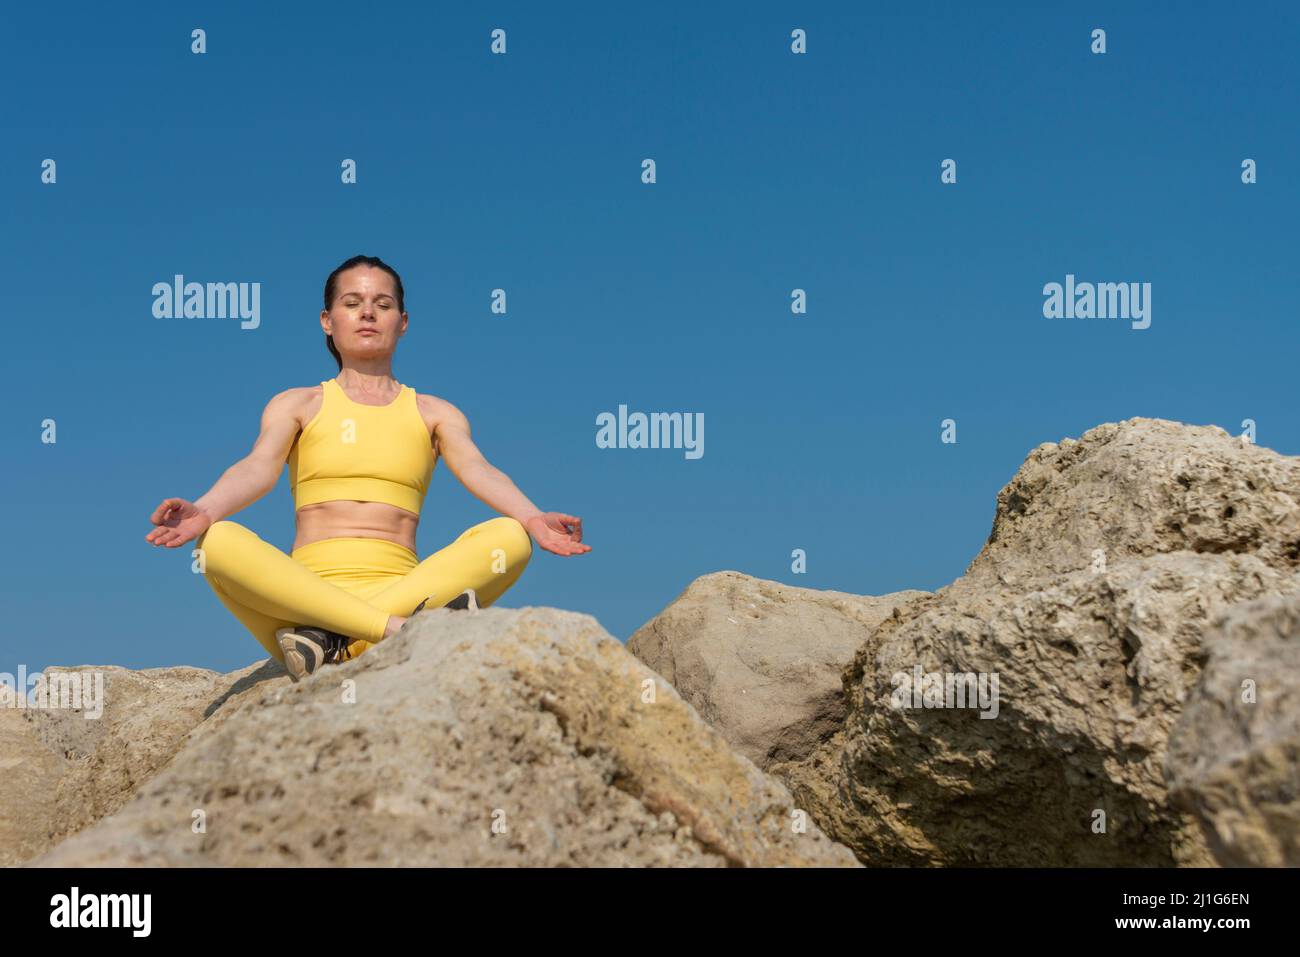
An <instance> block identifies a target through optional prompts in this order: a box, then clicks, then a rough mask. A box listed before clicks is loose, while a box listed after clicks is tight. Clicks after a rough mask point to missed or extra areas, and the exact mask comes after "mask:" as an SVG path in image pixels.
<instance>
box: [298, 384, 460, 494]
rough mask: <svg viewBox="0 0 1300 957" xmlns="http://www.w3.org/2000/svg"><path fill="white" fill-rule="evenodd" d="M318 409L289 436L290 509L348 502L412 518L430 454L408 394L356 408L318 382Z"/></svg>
mask: <svg viewBox="0 0 1300 957" xmlns="http://www.w3.org/2000/svg"><path fill="white" fill-rule="evenodd" d="M321 386H323V387H324V390H325V395H324V399H323V400H322V402H321V407H320V411H319V412H317V413H316V415H315V416H314V417H313V418H312V420H311V421H310V422H308V423H307V425H306V426H304V427H303V430H302V432H300V433H299V434H298V437H297V438H296V439H294V443H293V448H292V449H291V450H290V452H289V485H290V487H291V488H292V489H293V507H294V510H295V511H296V510H298V509H300V508H302V507H303V506H304V505H314V504H316V503H317V502H330V501H334V500H336V499H348V500H351V501H357V502H384V503H386V504H388V505H396V506H397V507H398V508H404V509H406V510H407V511H408V512H414V513H416V514H417V515H418V514H419V513H420V509H421V507H422V506H423V505H424V495H425V493H426V492H427V491H428V490H429V479H430V478H431V477H432V475H433V467H434V465H435V464H436V459H437V456H436V455H435V454H434V451H433V443H432V441H431V439H430V436H429V429H428V426H426V425H425V424H424V417H423V416H421V415H420V409H419V406H418V405H416V401H415V390H414V389H412V388H410V387H409V386H402V391H401V393H400V394H399V395H398V396H397V398H396V399H394V400H393V401H392V402H390V403H389V404H388V405H362V404H361V403H360V402H354V401H353V400H352V399H349V398H348V395H347V393H346V392H344V391H343V387H342V386H341V385H339V384H338V381H337V380H335V379H326V380H325V381H324V382H322V383H321Z"/></svg>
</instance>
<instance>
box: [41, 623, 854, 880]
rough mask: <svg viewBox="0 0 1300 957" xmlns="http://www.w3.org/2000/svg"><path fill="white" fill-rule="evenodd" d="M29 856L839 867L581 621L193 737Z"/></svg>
mask: <svg viewBox="0 0 1300 957" xmlns="http://www.w3.org/2000/svg"><path fill="white" fill-rule="evenodd" d="M34 863H35V864H36V865H38V866H69V865H73V866H78V865H113V866H123V865H125V866H132V865H150V866H154V865H165V866H174V865H201V866H261V865H322V866H339V865H374V864H384V865H487V866H493V865H537V866H550V865H593V866H619V865H691V866H747V865H750V866H782V865H818V866H826V865H832V866H856V864H857V862H856V861H855V860H854V858H853V855H852V853H851V852H850V851H849V850H848V849H846V848H844V847H841V846H839V845H837V844H835V843H833V842H831V841H829V840H827V839H826V838H825V836H824V835H823V834H822V833H821V832H820V831H819V830H818V828H817V827H816V826H815V824H812V823H811V822H810V821H809V820H808V819H807V816H806V815H805V814H804V813H803V812H802V811H801V810H800V809H798V808H796V807H795V805H794V804H793V802H792V801H791V798H790V794H789V792H788V791H787V790H786V789H785V787H784V786H782V785H781V784H780V783H779V782H777V781H776V780H774V779H772V778H770V777H768V776H767V775H765V774H764V773H763V772H761V771H760V770H758V769H757V768H756V767H755V766H754V765H753V764H752V763H751V762H750V761H748V760H747V759H745V758H744V757H742V756H740V755H738V754H736V753H735V752H734V751H733V750H732V749H731V748H730V747H729V746H728V745H727V743H726V741H725V740H724V739H723V738H722V737H721V735H719V734H718V733H717V732H716V731H713V730H712V729H711V728H709V727H708V726H707V725H706V724H705V723H704V722H703V721H702V720H701V719H700V717H699V716H698V715H697V714H696V713H695V711H694V709H692V708H691V707H690V705H688V704H687V703H686V702H684V701H683V700H682V699H681V697H680V696H679V695H678V694H677V693H676V692H675V691H674V690H673V688H672V687H671V686H670V685H668V684H666V683H665V682H663V681H662V680H661V679H659V678H658V677H657V676H656V675H655V674H654V673H653V672H652V671H650V670H649V669H648V668H646V667H645V666H644V665H642V664H641V663H640V662H638V661H637V660H636V659H635V658H633V657H632V656H631V655H630V654H628V653H627V651H626V650H625V649H624V647H623V646H622V644H621V643H619V642H618V641H617V640H616V639H614V638H612V637H611V636H610V635H609V634H608V633H606V632H605V631H604V630H603V629H602V628H601V627H600V625H599V624H598V623H597V622H596V620H595V619H594V618H591V617H590V616H588V615H581V614H576V613H572V612H564V611H558V610H555V609H549V608H524V609H517V610H515V609H505V608H495V607H493V608H486V609H483V610H481V611H479V612H477V613H466V612H452V611H448V610H446V609H435V610H432V611H428V612H423V613H421V614H420V615H418V616H416V617H415V618H414V619H412V620H411V622H410V623H409V624H408V625H407V626H406V627H405V628H404V629H403V630H402V632H400V633H399V634H397V635H395V636H393V637H392V638H390V639H388V640H387V641H384V642H382V643H381V644H379V645H377V646H375V647H374V648H372V649H371V650H369V651H367V652H366V654H364V655H362V656H360V657H359V658H357V659H355V660H354V661H350V662H346V663H344V664H342V665H339V666H328V667H326V668H325V669H324V670H322V671H320V672H318V673H317V674H315V675H313V676H311V677H310V678H308V679H306V680H304V681H303V682H301V683H299V684H296V685H293V684H283V683H281V684H280V685H279V686H277V687H275V688H273V689H269V690H267V691H265V692H264V693H263V694H261V695H260V697H258V698H256V699H255V700H249V701H247V702H245V703H244V705H243V706H242V707H240V708H238V709H237V710H236V711H234V713H232V714H230V716H229V717H228V718H227V719H226V720H225V721H224V722H223V723H221V724H219V725H216V724H210V723H207V722H205V723H204V724H202V725H200V726H199V727H198V728H196V729H194V731H193V732H192V733H191V735H190V736H189V738H188V739H187V741H186V743H185V746H184V747H183V748H182V749H181V750H180V751H179V752H178V753H176V754H175V756H174V757H173V758H172V759H171V761H170V762H169V763H168V764H167V766H166V767H165V768H163V769H162V770H161V771H159V772H158V773H157V774H156V775H154V776H153V777H151V778H150V779H149V780H148V781H147V782H145V783H144V784H143V785H142V786H141V787H140V788H139V790H138V791H137V792H136V795H135V797H134V798H133V799H132V800H131V801H129V802H128V803H127V804H126V805H125V806H123V807H122V808H121V809H120V810H118V811H117V812H116V813H114V814H112V815H111V816H109V817H107V818H105V819H103V820H102V821H100V822H99V823H98V824H96V825H95V826H93V827H90V828H88V829H86V830H83V831H81V832H79V833H77V834H75V835H73V836H72V837H70V838H68V839H67V840H66V841H64V842H63V843H62V844H60V845H59V846H57V847H55V848H54V849H53V850H52V851H51V852H49V853H47V854H45V855H43V856H42V857H41V858H39V859H38V860H36V861H35V862H34Z"/></svg>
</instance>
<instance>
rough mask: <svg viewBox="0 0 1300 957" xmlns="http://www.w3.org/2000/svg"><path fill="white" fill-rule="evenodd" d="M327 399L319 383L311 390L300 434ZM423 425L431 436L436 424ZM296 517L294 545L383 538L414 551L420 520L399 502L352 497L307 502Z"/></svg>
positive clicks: (300, 425)
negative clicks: (353, 499)
mask: <svg viewBox="0 0 1300 957" xmlns="http://www.w3.org/2000/svg"><path fill="white" fill-rule="evenodd" d="M324 399H325V396H324V390H323V389H322V388H321V387H320V386H314V387H313V388H312V389H310V390H308V399H307V401H306V402H304V404H303V405H302V407H301V409H300V412H299V419H298V428H299V434H300V435H301V430H302V429H303V428H305V427H306V424H307V423H308V422H310V421H311V420H312V418H314V417H315V415H316V413H317V412H319V411H320V407H321V404H322V403H323V402H324ZM424 425H425V428H427V429H428V430H429V435H430V438H431V439H432V436H433V425H432V424H431V423H430V422H429V421H428V420H427V419H426V421H425V423H424ZM294 441H295V442H296V441H297V439H296V438H295V439H294ZM294 520H295V525H296V526H297V533H296V534H295V535H294V539H293V547H294V549H299V548H302V547H303V546H304V545H310V544H312V543H313V542H319V541H321V540H322V539H326V538H382V539H386V540H387V541H390V542H397V544H399V545H405V546H406V547H407V548H409V549H410V550H411V551H415V529H416V527H417V526H418V525H419V524H420V516H419V515H416V514H415V513H414V512H408V511H407V510H406V509H404V508H398V507H397V506H396V505H388V504H387V503H385V502H356V501H351V500H346V501H345V500H338V501H333V502H317V503H316V504H315V505H304V506H303V507H302V508H300V509H298V512H297V514H296V515H295V516H294Z"/></svg>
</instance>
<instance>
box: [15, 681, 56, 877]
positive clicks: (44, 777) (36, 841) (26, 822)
mask: <svg viewBox="0 0 1300 957" xmlns="http://www.w3.org/2000/svg"><path fill="white" fill-rule="evenodd" d="M66 770H67V762H66V761H65V759H64V758H62V757H61V756H60V755H58V754H56V753H55V752H54V751H52V750H50V749H49V748H48V747H47V746H46V745H45V742H43V741H42V740H41V739H40V738H39V737H37V735H36V734H35V733H34V732H33V730H32V725H31V722H29V721H27V720H25V719H24V712H22V711H19V710H17V699H16V698H15V697H14V693H13V692H12V691H11V690H10V689H9V687H8V686H6V685H0V867H9V866H11V865H13V864H19V863H21V862H22V861H24V860H26V859H27V858H29V857H31V856H32V855H34V854H39V853H40V852H41V851H43V850H45V849H46V848H47V847H48V846H49V844H50V837H49V835H50V832H51V830H53V828H54V826H55V825H54V819H55V815H54V808H53V805H52V802H51V801H50V796H51V795H52V794H54V792H55V791H56V790H57V789H58V786H59V779H60V778H61V777H62V776H63V774H64V772H65V771H66Z"/></svg>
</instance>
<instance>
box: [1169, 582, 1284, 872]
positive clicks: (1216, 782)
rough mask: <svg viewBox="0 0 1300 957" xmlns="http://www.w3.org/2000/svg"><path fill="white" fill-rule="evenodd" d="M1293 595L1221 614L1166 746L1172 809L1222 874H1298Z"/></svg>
mask: <svg viewBox="0 0 1300 957" xmlns="http://www.w3.org/2000/svg"><path fill="white" fill-rule="evenodd" d="M1297 591H1300V583H1297V584H1294V585H1293V590H1292V593H1291V594H1288V595H1285V596H1282V597H1279V596H1272V595H1270V596H1267V597H1264V598H1259V599H1256V600H1255V601H1251V602H1245V603H1243V604H1240V605H1235V606H1233V607H1232V608H1230V609H1228V611H1227V612H1226V613H1225V614H1224V615H1223V617H1222V619H1221V620H1220V621H1219V622H1218V623H1217V624H1216V626H1215V627H1214V628H1213V630H1212V632H1211V633H1210V634H1208V635H1207V639H1206V642H1205V645H1206V649H1207V651H1208V655H1209V660H1208V661H1207V662H1206V664H1205V668H1204V670H1203V671H1202V673H1201V680H1200V682H1199V683H1198V684H1197V686H1196V689H1195V690H1194V691H1193V693H1192V695H1191V697H1190V699H1189V700H1188V701H1187V703H1186V705H1185V706H1184V708H1183V714H1182V717H1181V718H1180V719H1179V722H1178V725H1177V727H1176V728H1175V729H1174V733H1173V735H1172V737H1171V738H1170V741H1169V758H1168V776H1169V780H1170V789H1171V792H1172V794H1173V797H1174V800H1175V801H1176V802H1178V803H1179V804H1181V805H1182V806H1185V807H1187V808H1189V809H1190V810H1191V811H1192V812H1193V813H1194V814H1195V815H1196V816H1197V818H1198V820H1200V822H1201V823H1202V825H1203V826H1204V828H1205V833H1206V836H1207V839H1208V841H1209V844H1210V847H1211V849H1212V850H1213V851H1214V854H1215V856H1216V858H1217V859H1218V860H1219V861H1220V862H1221V863H1223V864H1225V865H1227V866H1231V867H1246V866H1266V867H1283V866H1284V867H1300V680H1297V676H1298V675H1300V595H1297V594H1296V592H1297Z"/></svg>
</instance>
